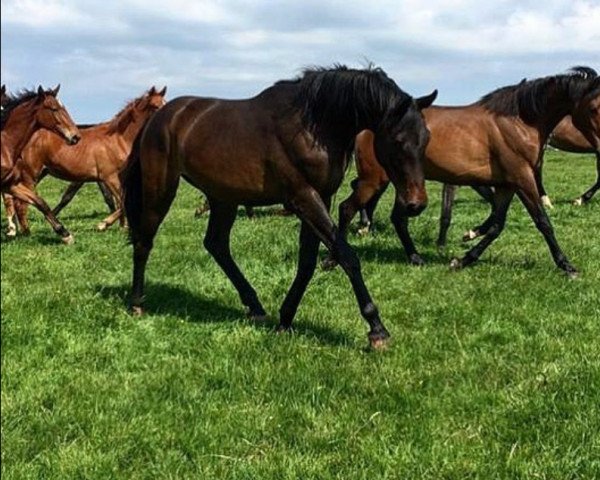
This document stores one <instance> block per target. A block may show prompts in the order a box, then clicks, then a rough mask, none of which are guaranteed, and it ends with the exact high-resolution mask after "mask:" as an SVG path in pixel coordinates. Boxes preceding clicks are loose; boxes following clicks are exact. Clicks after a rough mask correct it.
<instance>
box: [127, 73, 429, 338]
mask: <svg viewBox="0 0 600 480" xmlns="http://www.w3.org/2000/svg"><path fill="white" fill-rule="evenodd" d="M436 94H437V92H434V94H432V95H430V96H428V97H425V98H421V99H417V100H415V99H413V98H412V97H410V96H409V95H407V94H406V93H405V92H403V91H402V90H401V89H400V88H399V87H398V86H397V85H396V83H395V82H394V81H393V80H391V79H390V78H389V77H388V76H387V75H386V74H385V72H384V71H383V70H381V69H372V68H370V69H366V70H352V69H348V68H346V67H343V66H336V67H334V68H331V69H322V68H314V69H307V70H305V71H304V72H303V74H302V75H301V76H300V77H299V78H297V79H295V80H287V81H280V82H278V83H276V84H275V85H274V86H272V87H270V88H267V89H266V90H264V91H263V92H261V93H260V94H259V95H258V96H256V97H254V98H251V99H247V100H236V101H233V100H222V99H215V98H201V97H191V96H188V97H180V98H177V99H175V100H172V101H171V102H169V103H168V104H167V105H166V106H165V107H164V108H162V109H161V110H160V111H159V112H157V113H156V115H154V116H153V117H152V118H151V119H150V120H149V122H148V123H147V124H146V126H145V127H144V129H143V130H142V132H141V133H140V135H139V136H138V138H137V139H136V142H135V143H134V146H133V150H132V153H131V158H130V164H129V167H128V169H127V171H126V175H125V180H124V189H125V210H126V213H127V219H128V221H129V227H130V235H131V241H132V243H133V247H134V251H133V287H132V297H131V306H132V310H133V312H134V313H136V314H140V313H141V312H142V301H143V296H144V295H143V291H144V276H145V269H146V263H147V260H148V257H149V254H150V251H151V249H152V244H153V241H154V237H155V235H156V232H157V230H158V228H159V226H160V224H161V223H162V221H163V219H164V217H165V215H166V214H167V212H168V211H169V208H170V206H171V203H172V201H173V199H174V198H175V194H176V191H177V187H178V184H179V179H180V177H184V178H185V179H186V180H187V181H188V182H190V183H191V184H192V185H194V186H195V187H196V188H198V189H200V190H202V191H203V192H204V194H205V195H206V196H207V197H208V199H209V202H210V218H209V222H208V230H207V232H206V237H205V239H204V245H205V247H206V249H207V250H208V251H209V253H210V254H211V255H212V256H213V257H214V259H215V260H216V262H217V263H218V264H219V266H220V267H221V269H222V270H223V271H224V272H225V274H226V275H227V276H228V277H229V279H230V280H231V282H232V283H233V285H234V286H235V288H236V289H237V291H238V294H239V296H240V299H241V301H242V303H243V304H244V305H245V306H246V307H247V309H248V313H249V315H250V316H251V317H254V318H261V317H264V316H265V310H264V308H263V306H262V304H261V302H260V301H259V299H258V297H257V294H256V292H255V290H254V289H253V288H252V286H251V285H250V283H249V282H248V281H247V280H246V278H245V277H244V275H243V274H242V272H241V271H240V270H239V268H238V266H237V265H236V263H235V261H234V259H233V258H232V256H231V251H230V246H229V239H230V232H231V228H232V226H233V223H234V221H235V219H236V212H237V207H238V205H273V204H277V203H285V204H287V205H288V206H290V207H291V208H292V209H293V211H294V213H295V214H296V215H297V216H298V217H299V218H300V220H301V222H302V226H301V231H300V250H299V261H298V269H297V273H296V277H295V279H294V281H293V283H292V286H291V288H290V290H289V292H288V294H287V296H286V298H285V300H284V302H283V305H282V307H281V309H280V323H279V326H278V331H286V330H289V329H290V328H291V326H292V320H293V319H294V316H295V314H296V310H297V308H298V305H299V303H300V300H301V298H302V296H303V294H304V291H305V290H306V287H307V285H308V283H309V281H310V279H311V277H312V276H313V273H314V270H315V267H316V263H317V255H318V248H319V242H323V243H324V244H325V246H326V247H327V248H328V249H329V250H330V251H331V252H332V253H333V255H334V257H335V258H336V259H337V260H338V261H339V263H340V264H341V265H342V267H343V268H344V271H345V272H346V274H347V275H348V277H349V279H350V282H351V284H352V287H353V289H354V293H355V295H356V299H357V301H358V304H359V307H360V311H361V314H362V316H363V317H364V318H365V320H366V321H367V322H368V324H369V326H370V331H369V341H370V344H371V346H372V347H374V348H377V347H380V346H383V345H384V344H385V343H386V342H387V339H388V337H389V333H388V331H387V330H386V329H385V327H384V326H383V324H382V322H381V320H380V318H379V313H378V311H377V307H376V306H375V304H374V303H373V301H372V299H371V296H370V294H369V292H368V290H367V288H366V286H365V283H364V281H363V278H362V273H361V268H360V262H359V260H358V257H357V256H356V254H355V253H354V251H353V250H352V248H351V247H350V246H349V245H348V243H347V242H346V241H345V240H344V238H343V237H342V236H340V235H339V234H338V232H337V228H336V226H335V224H334V222H333V221H332V219H331V217H330V215H329V206H330V203H331V198H332V195H333V194H334V193H335V192H336V191H337V189H338V187H339V185H340V183H341V181H342V179H343V176H344V173H345V170H346V168H347V166H348V162H349V159H350V155H351V152H352V147H353V142H354V138H355V136H356V134H357V133H358V132H360V131H361V130H364V129H365V128H369V129H371V130H373V131H374V132H376V133H375V139H374V144H375V148H376V150H377V158H378V159H379V161H380V162H381V164H382V166H383V168H385V170H386V171H387V173H388V175H389V177H390V178H391V180H392V182H393V183H394V185H395V186H396V189H397V195H396V205H397V209H398V211H401V212H402V214H403V215H417V214H418V213H420V212H421V211H422V210H423V208H425V204H426V200H427V195H426V192H425V184H424V178H423V168H422V166H423V165H422V156H423V152H424V150H425V146H426V145H427V141H428V138H429V133H428V131H427V128H426V127H425V122H424V120H423V117H422V115H421V108H424V107H427V106H429V105H430V104H431V103H432V102H433V100H434V98H435V95H436Z"/></svg>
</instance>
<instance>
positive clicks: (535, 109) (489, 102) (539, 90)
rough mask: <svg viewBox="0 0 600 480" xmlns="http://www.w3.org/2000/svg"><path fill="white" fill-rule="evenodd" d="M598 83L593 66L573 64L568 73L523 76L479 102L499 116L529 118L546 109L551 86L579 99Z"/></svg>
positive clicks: (478, 103) (572, 97) (574, 99)
mask: <svg viewBox="0 0 600 480" xmlns="http://www.w3.org/2000/svg"><path fill="white" fill-rule="evenodd" d="M597 84H598V73H597V72H596V71H595V70H594V69H593V68H590V67H582V66H581V67H573V68H571V69H570V70H569V71H568V72H567V73H565V74H560V75H553V76H549V77H543V78H537V79H534V80H527V79H523V80H521V82H520V83H518V84H516V85H510V86H507V87H502V88H499V89H497V90H494V91H493V92H491V93H488V94H487V95H485V96H483V97H482V98H481V99H480V100H479V101H478V102H477V103H476V105H481V106H483V107H484V108H486V109H487V110H488V111H490V112H493V113H496V114H498V115H505V116H521V117H522V118H523V119H525V120H528V119H533V118H535V117H537V116H539V115H540V114H542V113H543V112H544V111H545V110H546V108H547V106H548V101H549V98H550V97H549V95H548V93H549V91H550V89H553V88H554V89H556V90H558V91H561V92H564V93H565V95H567V97H568V98H569V99H571V100H573V101H577V100H579V99H581V98H582V97H583V96H585V95H586V94H587V93H588V92H589V91H590V89H592V88H595V86H597Z"/></svg>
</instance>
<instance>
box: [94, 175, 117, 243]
mask: <svg viewBox="0 0 600 480" xmlns="http://www.w3.org/2000/svg"><path fill="white" fill-rule="evenodd" d="M100 183H102V184H103V185H104V186H105V187H106V188H107V189H108V191H109V194H110V196H111V197H112V198H114V200H115V203H116V204H117V205H118V206H119V208H117V209H116V210H115V211H114V212H112V213H111V214H110V215H109V216H108V217H106V218H105V219H104V220H102V221H101V222H100V223H99V224H98V226H97V227H96V228H97V229H98V230H99V231H100V232H103V231H104V230H106V229H107V228H109V227H110V226H111V225H112V224H113V223H115V222H116V221H117V220H119V219H122V218H124V216H123V210H122V208H121V204H122V198H121V197H122V192H121V182H120V180H119V178H118V177H111V178H109V179H107V180H105V181H103V182H100ZM121 225H123V221H121Z"/></svg>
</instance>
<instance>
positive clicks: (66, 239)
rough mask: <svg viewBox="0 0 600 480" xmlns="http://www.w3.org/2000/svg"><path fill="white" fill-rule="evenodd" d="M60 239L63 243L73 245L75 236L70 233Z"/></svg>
mask: <svg viewBox="0 0 600 480" xmlns="http://www.w3.org/2000/svg"><path fill="white" fill-rule="evenodd" d="M61 240H62V242H63V243H64V244H65V245H73V244H74V243H75V238H74V237H73V235H71V234H69V235H68V236H66V237H62V238H61Z"/></svg>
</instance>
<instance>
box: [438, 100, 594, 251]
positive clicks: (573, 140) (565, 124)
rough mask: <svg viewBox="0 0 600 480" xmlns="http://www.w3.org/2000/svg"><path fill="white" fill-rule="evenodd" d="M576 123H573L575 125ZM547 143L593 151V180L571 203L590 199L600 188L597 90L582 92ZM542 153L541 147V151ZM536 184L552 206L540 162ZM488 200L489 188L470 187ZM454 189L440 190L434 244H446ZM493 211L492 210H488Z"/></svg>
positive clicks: (473, 234)
mask: <svg viewBox="0 0 600 480" xmlns="http://www.w3.org/2000/svg"><path fill="white" fill-rule="evenodd" d="M576 125H577V126H576ZM548 144H549V145H551V146H553V147H555V148H558V149H560V150H564V151H567V152H573V153H595V154H596V170H597V178H596V183H595V184H594V185H593V186H592V187H591V188H590V189H589V190H587V191H586V192H585V193H584V194H583V195H581V196H580V197H578V198H577V199H575V200H574V201H573V204H574V205H583V204H584V203H587V202H588V201H590V200H591V199H592V197H593V196H594V194H595V193H596V191H598V190H599V189H600V89H599V88H596V89H593V90H592V91H591V92H590V93H589V94H588V95H586V96H585V97H584V98H583V99H582V100H581V102H580V103H579V105H578V106H577V107H576V108H575V111H574V112H573V115H567V116H566V117H565V118H563V119H562V120H561V122H560V123H559V124H558V125H557V126H556V128H555V129H554V130H553V131H552V133H551V134H550V138H549V139H548ZM541 154H542V155H543V150H542V152H541ZM536 183H537V187H538V190H539V192H540V195H541V198H542V203H544V205H545V206H549V207H552V203H551V202H550V199H549V198H548V196H547V195H546V190H545V188H544V184H543V182H542V161H541V160H540V163H539V164H538V167H537V169H536ZM473 188H474V190H475V191H476V192H477V193H479V194H480V195H481V196H482V197H483V198H484V199H486V200H487V201H488V202H489V203H492V198H493V192H492V191H491V189H490V188H489V187H481V186H480V187H473ZM455 192H456V186H455V185H448V184H445V185H444V188H443V190H442V214H441V217H440V233H439V236H438V241H437V244H438V246H440V247H441V246H444V245H445V244H446V237H447V232H448V228H449V226H450V222H451V218H452V205H453V203H454V196H455ZM492 213H493V212H492ZM491 223H492V215H490V217H489V218H488V220H486V221H485V222H484V223H483V224H482V225H480V226H479V227H476V228H474V229H472V230H468V231H467V232H465V234H464V235H463V240H464V241H468V240H473V239H475V238H478V237H480V236H482V235H485V233H486V232H487V230H488V229H489V228H490V226H491Z"/></svg>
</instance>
